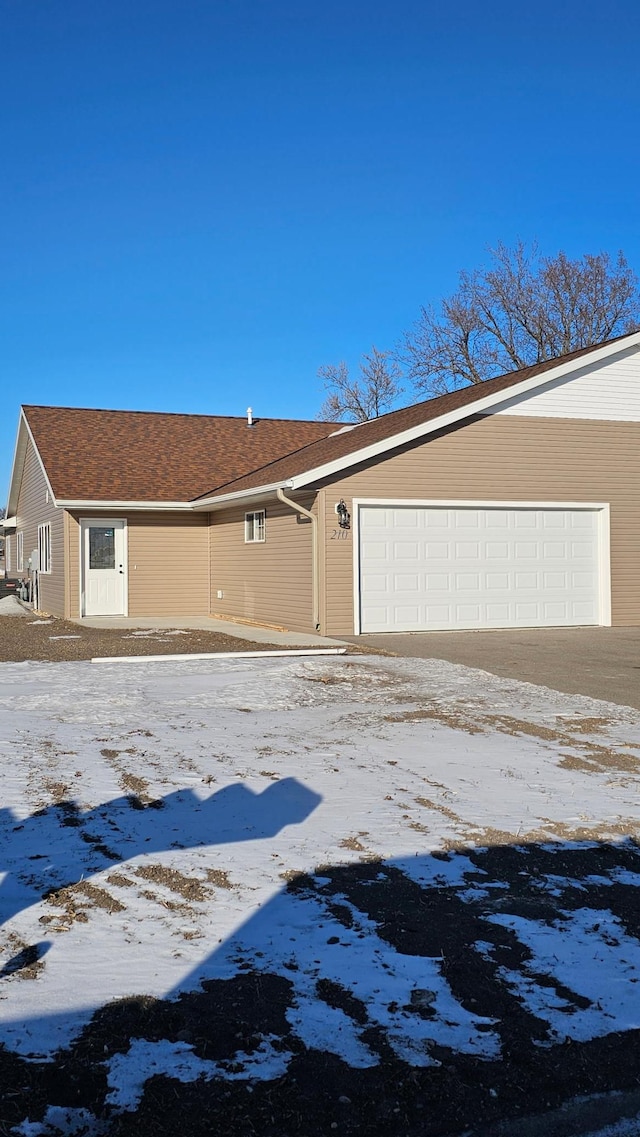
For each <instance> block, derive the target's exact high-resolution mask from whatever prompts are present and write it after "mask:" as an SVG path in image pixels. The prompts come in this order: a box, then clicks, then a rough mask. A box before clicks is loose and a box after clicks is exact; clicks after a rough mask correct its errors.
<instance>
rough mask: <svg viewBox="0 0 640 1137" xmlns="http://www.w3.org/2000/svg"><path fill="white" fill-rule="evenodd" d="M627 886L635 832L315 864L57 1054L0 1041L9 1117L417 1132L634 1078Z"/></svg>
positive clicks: (632, 878) (635, 955)
mask: <svg viewBox="0 0 640 1137" xmlns="http://www.w3.org/2000/svg"><path fill="white" fill-rule="evenodd" d="M280 784H281V785H282V783H280ZM290 788H291V787H290ZM234 789H235V788H234ZM276 790H277V786H274V787H272V789H271V790H269V791H265V793H264V794H261V795H260V797H259V799H258V800H259V801H260V802H262V801H263V799H266V798H267V795H268V794H271V795H272V797H271V798H270V800H271V801H274V802H276V801H279V800H280V798H279V797H278V795H277V794H276ZM224 792H225V791H222V792H221V794H219V795H214V798H213V801H217V800H218V799H220V798H222V794H223V793H224ZM307 792H308V791H307ZM280 793H283V791H282V790H281V791H280ZM242 800H243V801H245V802H246V803H247V805H248V803H249V799H248V798H246V797H244V796H242ZM301 800H302V802H303V803H306V804H299V809H300V810H301V811H302V812H304V809H305V808H306V809H307V810H308V809H309V808H311V807H312V799H311V798H305V797H304V796H303V798H302V799H301ZM256 805H257V802H256ZM212 808H213V806H212ZM181 809H182V806H180V807H179V808H178V813H177V814H176V817H177V816H179V815H180V811H181ZM249 813H251V810H249ZM276 813H277V810H276ZM286 813H287V811H286V809H284V807H283V810H282V814H281V816H280V818H279V822H278V824H280V825H281V824H286V823H287V822H286V820H285V815H286ZM167 816H171V809H169V814H168V815H167ZM252 816H253V817H254V820H255V821H256V825H257V828H258V829H259V830H260V832H261V834H262V828H269V825H270V822H269V821H268V820H267V819H266V818H263V819H262V821H258V820H257V819H256V818H255V814H253V815H252ZM154 823H155V819H154ZM235 825H236V822H234V826H235ZM234 826H232V827H231V829H232V831H234V832H237V828H235V829H234ZM261 827H262V828H261ZM172 831H173V830H171V829H169V830H167V831H166V833H165V835H168V832H172ZM254 835H255V834H254ZM152 839H153V840H155V839H156V838H155V837H154V838H152ZM228 839H232V838H231V837H229V838H228ZM233 839H235V840H237V839H238V837H237V836H236V837H234V838H233ZM154 847H156V846H154ZM157 847H159V846H157ZM162 847H167V846H166V844H164V845H162ZM142 851H147V849H144V850H142ZM123 854H124V849H123ZM128 855H133V854H132V853H129V854H128ZM639 887H640V850H639V849H638V846H637V845H636V844H635V843H634V842H632V841H625V842H621V843H619V844H615V843H606V842H601V843H595V842H593V843H586V842H585V843H579V844H578V843H576V844H569V843H567V844H561V843H558V844H529V845H514V846H496V847H491V848H485V849H480V848H466V849H462V850H459V851H451V852H448V853H432V854H426V855H420V856H414V857H406V858H398V859H395V860H393V861H389V862H383V861H373V860H370V861H366V862H361V863H356V864H350V865H329V866H320V867H319V868H318V869H317V871H316V872H315V873H314V874H309V875H300V876H298V877H297V878H296V879H294V880H292V881H291V882H290V883H289V884H288V885H287V887H286V888H284V889H282V890H281V892H280V893H279V894H278V895H277V896H276V897H274V899H273V900H272V901H271V902H270V903H269V904H267V905H265V906H264V908H263V909H261V910H260V911H259V912H257V913H256V914H255V915H253V916H252V917H251V918H250V919H249V920H248V921H247V922H246V923H245V925H244V926H243V927H242V928H240V929H239V931H238V932H237V933H236V934H235V935H234V936H233V937H231V939H230V940H229V941H227V942H226V943H224V944H223V945H222V946H221V947H220V948H218V949H217V950H216V951H214V952H213V953H212V954H211V955H210V956H209V958H208V959H206V960H205V961H204V962H203V963H202V964H201V965H200V966H199V967H198V968H197V969H196V970H195V971H194V972H193V974H192V975H191V976H190V977H189V978H188V980H186V981H185V982H183V983H182V984H181V985H180V990H176V991H174V992H173V993H172V994H171V995H170V996H168V997H167V998H165V999H152V998H149V997H145V996H143V995H141V996H140V997H139V998H129V999H123V1000H119V1001H117V1002H115V1003H112V1004H109V1005H108V1006H105V1007H103V1008H102V1009H101V1010H99V1011H98V1012H97V1013H96V1014H95V1015H94V1017H93V1019H92V1021H91V1023H90V1024H89V1025H88V1026H87V1027H86V1028H85V1029H84V1031H83V1032H82V1034H81V1035H80V1036H79V1037H78V1039H77V1040H76V1042H75V1043H74V1044H73V1045H72V1046H70V1047H69V1048H68V1049H66V1050H65V1051H63V1052H61V1053H59V1054H58V1055H57V1058H56V1061H55V1062H54V1063H52V1064H45V1063H26V1062H24V1061H23V1060H21V1059H19V1058H17V1057H16V1056H15V1055H13V1054H10V1053H8V1052H5V1053H4V1055H0V1076H2V1079H3V1082H4V1085H5V1087H7V1086H8V1087H10V1095H9V1097H7V1098H6V1099H5V1101H6V1102H7V1108H8V1109H9V1110H10V1112H11V1119H12V1122H13V1124H14V1125H15V1124H17V1123H18V1122H19V1121H20V1120H22V1119H24V1118H25V1117H26V1116H29V1117H30V1118H31V1119H32V1120H33V1119H35V1118H38V1117H42V1116H43V1113H44V1110H45V1108H46V1106H47V1105H52V1104H54V1105H55V1104H57V1105H59V1106H66V1107H69V1108H72V1109H76V1110H80V1109H82V1108H85V1109H87V1110H89V1111H90V1112H91V1114H92V1116H93V1117H98V1118H101V1119H102V1125H103V1128H102V1129H99V1130H95V1131H96V1132H98V1131H99V1132H108V1133H110V1134H111V1133H113V1134H118V1135H119V1137H120V1135H122V1137H133V1135H134V1134H136V1135H139V1134H145V1135H146V1134H151V1133H153V1134H154V1135H157V1137H159V1135H164V1134H166V1135H169V1134H172V1135H173V1134H175V1133H177V1132H188V1133H189V1137H200V1135H202V1137H204V1135H205V1134H207V1135H208V1134H210V1133H211V1132H213V1131H215V1133H216V1134H220V1135H223V1134H234V1135H235V1134H240V1133H245V1132H246V1133H249V1134H251V1133H257V1134H260V1135H261V1137H265V1135H274V1137H275V1135H276V1134H277V1135H278V1137H283V1135H289V1134H291V1135H294V1134H295V1135H299V1137H302V1135H303V1134H305V1135H307V1137H319V1135H320V1134H323V1135H324V1134H326V1133H327V1132H329V1131H331V1129H332V1128H334V1127H336V1126H337V1127H338V1128H339V1131H340V1132H342V1133H347V1134H371V1135H373V1134H380V1133H385V1134H389V1135H390V1137H395V1135H398V1137H400V1135H401V1134H402V1135H405V1137H406V1135H407V1134H418V1133H419V1134H421V1135H424V1137H426V1135H436V1134H444V1133H447V1134H451V1133H457V1132H461V1131H463V1130H468V1131H471V1132H473V1131H474V1127H475V1126H477V1125H479V1124H489V1125H490V1124H493V1123H496V1122H497V1121H499V1120H500V1119H503V1118H514V1117H515V1116H517V1115H520V1114H526V1113H531V1112H539V1111H541V1110H544V1109H545V1108H550V1107H553V1106H557V1105H559V1104H561V1103H562V1102H564V1101H566V1100H568V1099H570V1098H573V1097H575V1096H576V1095H582V1094H592V1093H599V1092H600V1093H604V1092H610V1091H612V1090H628V1089H631V1088H636V1087H637V1085H638V1063H637V1055H638V1043H639V1040H640V905H639V904H638V899H639V897H640V894H639V892H638V888H639ZM136 1078H137V1080H138V1086H139V1088H138V1094H137V1100H136V1102H135V1103H132V1101H131V1099H129V1101H127V1100H126V1095H125V1094H124V1091H122V1089H121V1088H122V1087H123V1086H125V1085H130V1084H131V1082H132V1080H133V1081H135V1080H136ZM119 1087H120V1088H119ZM5 1092H6V1090H5ZM7 1116H8V1115H7ZM212 1118H215V1126H214V1127H213V1129H212ZM43 1132H48V1130H44V1131H43ZM69 1132H71V1130H69Z"/></svg>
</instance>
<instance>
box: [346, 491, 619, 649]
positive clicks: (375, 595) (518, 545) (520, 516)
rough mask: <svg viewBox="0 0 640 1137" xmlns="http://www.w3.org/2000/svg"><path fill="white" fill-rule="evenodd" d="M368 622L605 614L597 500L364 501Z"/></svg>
mask: <svg viewBox="0 0 640 1137" xmlns="http://www.w3.org/2000/svg"><path fill="white" fill-rule="evenodd" d="M359 521H360V630H361V632H411V631H429V630H437V629H448V628H451V629H453V628H532V627H545V626H546V627H553V626H555V627H560V626H566V625H572V624H573V625H577V624H599V623H601V613H600V603H599V596H600V588H599V579H598V565H599V556H598V551H599V511H598V510H596V509H560V508H556V509H534V508H520V507H519V508H513V509H507V508H502V507H500V508H498V507H488V508H470V507H461V508H446V507H443V506H436V507H426V506H425V507H422V506H421V507H414V506H396V507H388V506H361V507H360V515H359Z"/></svg>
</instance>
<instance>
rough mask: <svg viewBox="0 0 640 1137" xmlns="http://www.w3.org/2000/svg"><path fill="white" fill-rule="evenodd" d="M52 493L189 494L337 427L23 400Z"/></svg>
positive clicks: (102, 496) (105, 496) (102, 497)
mask: <svg viewBox="0 0 640 1137" xmlns="http://www.w3.org/2000/svg"><path fill="white" fill-rule="evenodd" d="M23 410H24V413H25V415H26V419H27V422H28V424H29V427H30V429H31V432H32V434H33V437H34V440H35V443H36V446H37V447H38V451H39V453H40V457H41V458H42V461H43V463H44V466H45V469H46V471H47V474H48V476H49V480H50V482H51V487H52V489H53V492H54V495H55V497H56V498H57V499H59V500H70V499H75V500H78V499H82V500H92V501H112V500H113V501H157V502H163V501H189V500H190V499H191V498H194V497H199V496H201V495H202V494H204V493H206V492H207V491H210V490H211V489H214V488H215V487H216V486H219V485H220V484H221V483H222V482H228V481H230V480H231V479H233V478H239V477H241V476H242V475H244V474H247V473H248V472H249V471H250V470H255V469H256V468H257V467H260V466H264V465H265V464H266V463H268V462H273V461H274V460H275V459H277V458H280V457H281V456H282V455H283V454H289V453H291V451H295V450H297V449H298V448H299V447H301V446H305V445H306V444H307V443H309V442H312V441H315V440H316V439H319V438H322V437H324V435H326V434H328V433H330V432H331V431H332V430H335V429H336V424H335V423H333V424H332V423H321V422H301V421H297V420H294V419H266V418H265V419H256V420H254V425H253V426H251V427H249V426H247V420H246V418H231V417H229V418H225V417H219V416H214V415H181V414H157V413H154V412H148V411H105V410H81V409H78V408H73V407H32V406H26V407H24V408H23Z"/></svg>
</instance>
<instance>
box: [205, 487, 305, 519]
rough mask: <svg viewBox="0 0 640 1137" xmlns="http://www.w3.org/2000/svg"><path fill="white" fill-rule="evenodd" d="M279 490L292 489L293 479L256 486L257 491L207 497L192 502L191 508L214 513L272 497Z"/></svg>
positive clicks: (239, 491) (238, 491)
mask: <svg viewBox="0 0 640 1137" xmlns="http://www.w3.org/2000/svg"><path fill="white" fill-rule="evenodd" d="M279 489H283V490H284V489H291V479H287V480H286V481H281V482H271V483H270V484H269V485H266V486H256V487H255V489H250V490H236V492H235V493H225V494H220V496H219V497H206V498H202V500H199V501H197V502H191V503H190V504H191V506H192V508H193V509H195V510H196V511H198V510H202V509H206V510H207V512H208V513H212V512H213V511H214V510H216V509H222V508H223V506H225V505H229V504H230V503H234V502H242V501H246V502H249V501H256V500H259V499H260V498H264V497H271V495H272V494H275V492H276V490H279Z"/></svg>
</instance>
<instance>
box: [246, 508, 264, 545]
mask: <svg viewBox="0 0 640 1137" xmlns="http://www.w3.org/2000/svg"><path fill="white" fill-rule="evenodd" d="M265 532H266V520H265V511H264V509H256V510H255V511H254V512H253V513H245V515H244V540H245V544H246V545H248V544H251V543H253V542H254V541H264V539H265Z"/></svg>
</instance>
